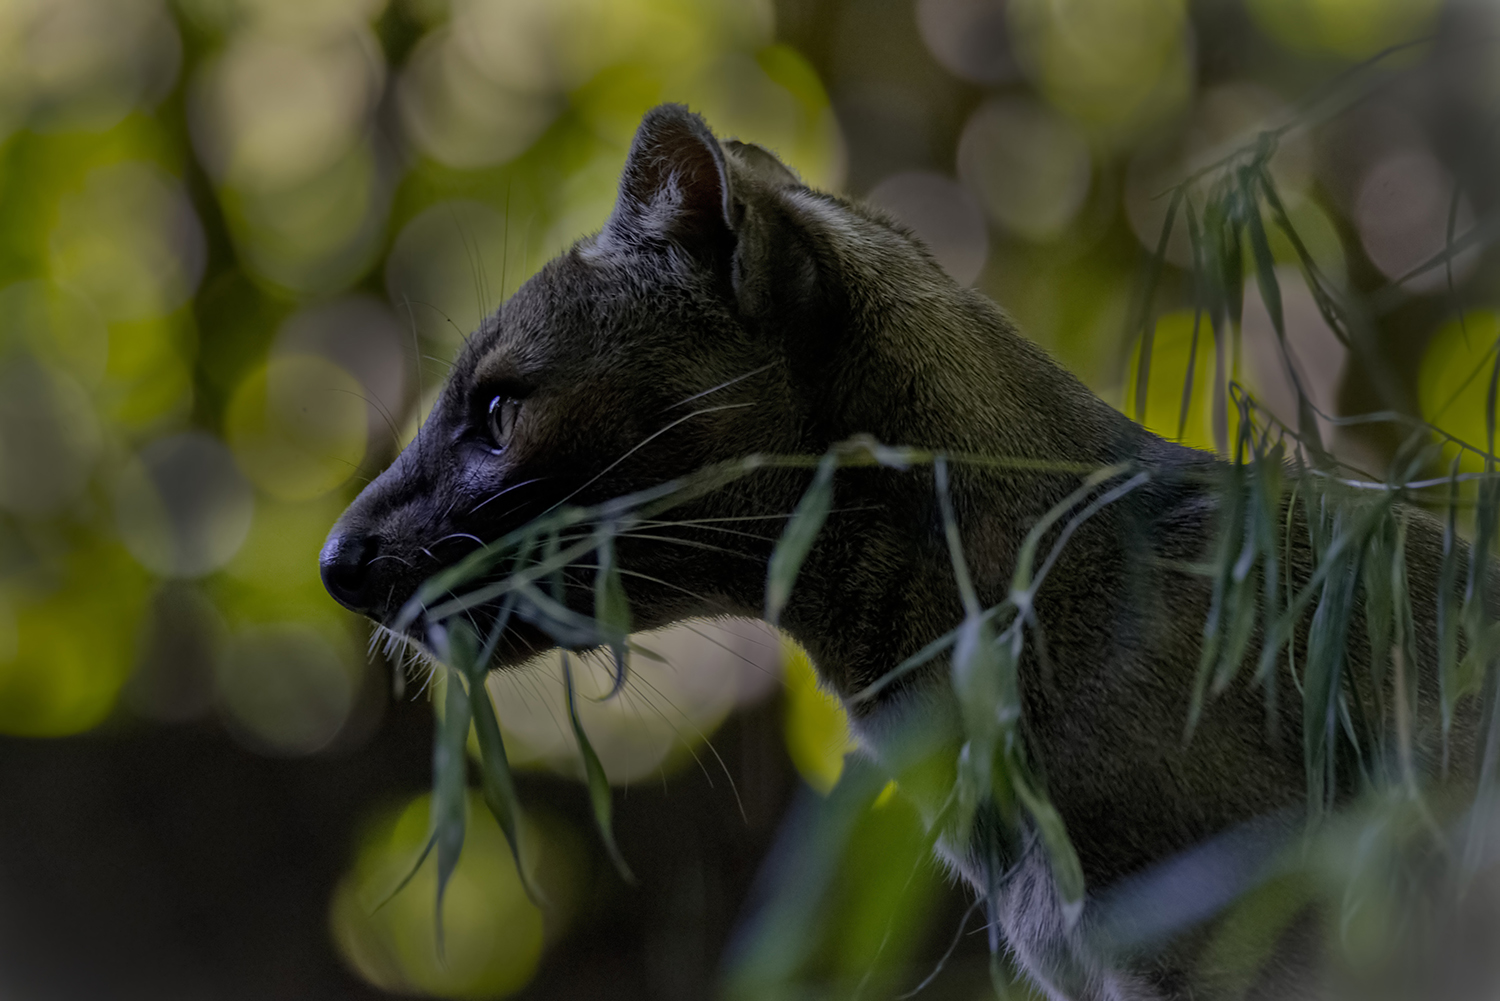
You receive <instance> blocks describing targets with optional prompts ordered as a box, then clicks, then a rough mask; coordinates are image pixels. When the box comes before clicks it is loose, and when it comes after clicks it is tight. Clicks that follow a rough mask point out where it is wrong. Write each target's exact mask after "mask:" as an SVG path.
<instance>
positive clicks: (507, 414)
mask: <svg viewBox="0 0 1500 1001" xmlns="http://www.w3.org/2000/svg"><path fill="white" fill-rule="evenodd" d="M520 412H521V401H520V400H518V399H516V398H515V397H513V396H497V397H495V398H494V399H493V400H491V401H490V406H489V430H490V446H491V448H490V450H491V451H492V452H494V453H495V454H496V455H499V454H500V453H501V452H503V451H505V448H506V446H507V445H509V444H510V436H511V432H512V431H514V430H515V428H516V416H517V415H518V414H519V413H520Z"/></svg>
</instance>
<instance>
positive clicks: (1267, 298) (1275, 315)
mask: <svg viewBox="0 0 1500 1001" xmlns="http://www.w3.org/2000/svg"><path fill="white" fill-rule="evenodd" d="M1258 179H1259V172H1258V171H1256V170H1253V169H1252V168H1249V167H1247V168H1244V169H1243V171H1242V172H1241V176H1240V192H1241V199H1242V203H1243V205H1244V208H1245V229H1246V232H1247V233H1248V234H1249V237H1250V250H1251V254H1252V256H1253V257H1254V258H1255V281H1256V284H1257V286H1258V287H1259V288H1260V298H1261V302H1262V303H1263V304H1264V305H1265V307H1266V313H1267V314H1268V315H1269V316H1270V318H1271V328H1272V329H1273V330H1274V331H1275V332H1276V345H1277V350H1278V353H1279V354H1280V356H1281V363H1282V366H1283V367H1284V368H1285V369H1286V373H1287V377H1288V379H1289V380H1290V381H1291V384H1292V388H1293V389H1294V390H1295V391H1296V393H1297V436H1298V438H1299V439H1301V441H1302V445H1303V447H1304V448H1306V449H1307V451H1308V455H1309V456H1310V457H1311V458H1312V459H1313V461H1314V463H1315V464H1317V465H1323V464H1325V463H1326V462H1327V453H1326V452H1325V451H1324V449H1323V439H1322V436H1321V434H1320V433H1319V431H1318V422H1317V418H1316V416H1315V415H1314V414H1313V409H1312V404H1311V402H1310V401H1309V400H1308V397H1307V390H1306V388H1305V387H1304V386H1303V385H1302V377H1301V375H1300V373H1298V371H1297V367H1296V366H1295V365H1294V364H1292V353H1291V349H1290V348H1289V347H1288V346H1287V341H1286V317H1285V315H1284V313H1283V310H1282V305H1281V283H1280V282H1279V281H1278V280H1277V278H1276V262H1275V260H1274V259H1273V258H1272V256H1271V243H1270V240H1269V239H1268V238H1267V237H1266V228H1265V224H1264V223H1263V222H1262V221H1261V218H1260V208H1259V204H1258V201H1257V197H1256V196H1257V193H1258V192H1259V190H1260V185H1259V184H1258V183H1257V181H1258Z"/></svg>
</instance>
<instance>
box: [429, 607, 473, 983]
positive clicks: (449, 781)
mask: <svg viewBox="0 0 1500 1001" xmlns="http://www.w3.org/2000/svg"><path fill="white" fill-rule="evenodd" d="M456 625H457V626H458V628H457V630H456V632H457V635H458V636H464V635H467V636H468V637H469V638H470V640H472V639H473V633H472V632H469V631H468V630H467V627H466V626H464V625H462V624H456ZM452 635H453V631H450V636H452ZM443 689H444V691H443V713H442V716H441V717H440V718H439V719H438V725H437V733H436V735H435V739H434V741H433V744H432V834H433V838H434V839H435V840H436V841H437V864H438V872H437V875H438V883H437V922H436V925H437V948H438V955H442V953H443V895H444V893H445V892H447V889H448V881H449V879H451V878H452V876H453V870H454V868H455V867H457V865H458V857H459V855H460V854H461V853H462V852H463V847H464V826H465V824H466V823H467V821H468V799H467V795H466V794H467V790H468V775H467V769H468V762H467V760H466V759H465V755H464V743H465V741H466V740H467V739H468V736H469V700H468V697H467V696H466V695H465V693H464V683H463V677H462V675H460V674H459V672H458V671H457V670H455V669H453V668H451V667H449V668H446V669H445V673H444V678H443ZM433 704H434V706H436V704H437V703H436V701H434V703H433Z"/></svg>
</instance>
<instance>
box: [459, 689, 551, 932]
mask: <svg viewBox="0 0 1500 1001" xmlns="http://www.w3.org/2000/svg"><path fill="white" fill-rule="evenodd" d="M469 703H470V706H471V707H472V710H473V714H474V735H475V737H477V738H478V740H479V779H480V789H481V791H482V792H483V793H484V805H485V806H487V807H489V808H490V813H491V815H493V816H494V818H495V823H497V824H499V825H500V831H501V833H503V834H504V835H505V841H506V843H507V844H508V845H510V854H511V857H512V858H513V859H515V863H516V875H517V876H519V877H520V878H521V886H522V888H523V889H524V890H525V891H526V895H527V896H528V897H530V898H531V902H532V903H534V904H536V905H537V906H538V907H541V906H543V904H544V902H545V901H544V899H543V896H542V894H541V892H540V890H539V889H538V888H537V887H535V886H534V885H532V882H531V878H530V877H529V876H528V875H527V872H526V865H525V862H524V861H523V858H524V849H523V847H522V840H521V839H522V831H523V830H524V828H525V822H524V814H523V813H522V811H521V797H520V796H519V794H517V792H516V784H515V778H514V777H513V776H512V775H511V771H510V759H509V758H507V757H506V754H505V739H504V738H503V737H502V736H501V734H500V721H499V720H498V719H496V717H495V706H494V704H493V703H492V702H491V701H490V694H489V689H487V688H486V687H485V686H484V685H482V684H479V685H471V686H469Z"/></svg>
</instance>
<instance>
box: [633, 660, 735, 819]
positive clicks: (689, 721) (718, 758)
mask: <svg viewBox="0 0 1500 1001" xmlns="http://www.w3.org/2000/svg"><path fill="white" fill-rule="evenodd" d="M629 680H630V681H633V682H635V683H636V684H641V685H645V686H646V687H647V688H649V689H651V691H652V692H654V693H656V695H657V696H658V697H659V698H660V699H661V700H662V701H663V702H665V703H666V704H667V705H668V706H670V707H671V708H672V710H673V711H674V712H676V713H677V714H678V715H679V716H681V717H682V719H683V722H685V723H686V724H687V725H688V726H690V727H691V728H692V730H693V732H694V733H695V734H697V735H698V739H699V740H701V741H703V746H705V747H707V748H708V750H709V753H710V754H712V755H713V756H714V760H715V761H717V762H718V763H719V768H721V769H722V770H723V772H724V778H725V780H726V781H727V782H728V783H729V790H730V792H732V793H734V804H735V806H736V807H737V808H738V809H739V811H740V819H741V820H743V821H744V822H745V823H747V824H748V823H750V816H749V814H747V813H746V812H745V802H744V800H742V799H741V798H740V789H739V786H738V785H736V784H735V781H734V775H733V774H732V773H731V772H730V771H729V766H728V765H726V764H725V763H724V758H723V756H721V755H720V754H719V749H718V748H716V747H714V742H713V741H711V740H709V739H708V735H707V734H705V733H704V732H703V730H702V729H701V728H700V727H699V726H698V724H696V723H694V722H693V721H692V718H691V717H690V716H688V715H687V714H686V713H684V712H683V711H682V710H681V709H679V708H678V707H677V704H676V703H674V702H673V701H672V700H671V699H670V698H668V697H667V696H666V695H665V694H664V693H663V692H662V691H661V689H659V688H657V687H656V686H655V685H653V684H651V682H649V681H647V680H646V679H645V678H643V677H642V676H641V675H640V674H639V673H635V674H632V675H631V676H630V679H629ZM627 683H628V682H627ZM646 704H647V705H650V706H651V708H653V709H656V711H657V713H658V714H659V715H661V717H662V719H664V720H666V719H667V717H666V714H665V713H662V712H661V710H660V709H657V707H656V705H655V704H654V703H652V702H651V700H650V699H647V700H646ZM667 722H668V724H669V725H671V720H667ZM672 726H673V729H674V730H676V726H675V725H672ZM678 732H679V734H680V731H678ZM683 743H684V745H685V746H687V749H688V752H689V753H690V754H692V755H693V760H694V761H697V762H698V767H699V768H701V769H703V777H704V778H706V779H708V780H709V782H708V784H709V788H713V780H712V779H711V778H709V774H708V769H707V768H704V767H703V762H702V761H701V760H700V759H699V758H698V755H697V754H696V753H694V752H693V748H692V746H691V745H690V744H687V742H686V741H684V742H683Z"/></svg>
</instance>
